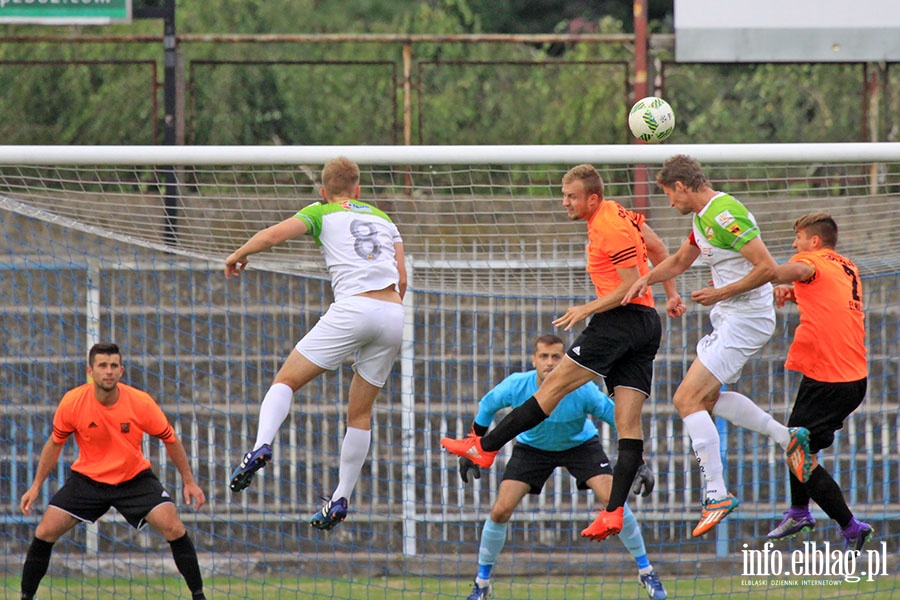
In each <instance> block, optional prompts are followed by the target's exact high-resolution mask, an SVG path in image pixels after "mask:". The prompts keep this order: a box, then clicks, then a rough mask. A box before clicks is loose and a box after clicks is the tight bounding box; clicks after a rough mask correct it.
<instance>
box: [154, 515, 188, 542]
mask: <svg viewBox="0 0 900 600" xmlns="http://www.w3.org/2000/svg"><path fill="white" fill-rule="evenodd" d="M156 528H157V529H158V530H159V533H160V535H162V536H163V537H164V538H166V541H167V542H173V541H175V540H177V539H178V538H181V537H183V536H184V534H185V533H187V529H185V527H184V524H183V523H182V522H181V520H176V521H175V522H172V523H165V524H160V525H157V527H156Z"/></svg>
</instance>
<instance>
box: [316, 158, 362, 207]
mask: <svg viewBox="0 0 900 600" xmlns="http://www.w3.org/2000/svg"><path fill="white" fill-rule="evenodd" d="M358 187H359V165H357V164H356V163H355V162H353V161H352V160H350V159H349V158H345V157H343V156H339V157H337V158H332V159H331V160H329V161H328V162H327V163H325V167H324V168H323V169H322V189H324V190H325V197H326V198H328V199H329V200H330V199H332V198H336V197H339V196H346V197H350V196H353V194H354V192H356V188H358Z"/></svg>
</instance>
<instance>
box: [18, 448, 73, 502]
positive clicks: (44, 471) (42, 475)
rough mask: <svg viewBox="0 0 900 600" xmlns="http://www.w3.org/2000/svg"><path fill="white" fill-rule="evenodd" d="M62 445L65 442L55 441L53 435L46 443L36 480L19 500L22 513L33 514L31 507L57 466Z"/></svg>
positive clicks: (35, 476)
mask: <svg viewBox="0 0 900 600" xmlns="http://www.w3.org/2000/svg"><path fill="white" fill-rule="evenodd" d="M62 447H63V444H60V443H58V442H55V441H53V438H52V437H51V438H50V439H48V440H47V443H46V444H44V448H43V450H41V457H40V459H38V467H37V472H36V473H35V474H34V482H33V483H32V484H31V487H30V488H28V489H27V490H26V491H25V493H24V494H22V499H21V500H20V501H19V508H20V509H22V513H23V514H25V515H26V516H27V515H30V514H31V509H32V508H33V507H34V503H35V501H36V500H37V499H38V496H39V495H40V494H41V486H42V485H44V481H46V480H47V478H48V477H49V476H50V473H51V471H53V468H54V467H56V463H57V462H59V454H60V452H62Z"/></svg>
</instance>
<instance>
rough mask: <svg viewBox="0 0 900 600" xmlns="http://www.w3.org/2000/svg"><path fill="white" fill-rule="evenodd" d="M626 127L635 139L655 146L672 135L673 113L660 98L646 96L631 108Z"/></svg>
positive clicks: (673, 127)
mask: <svg viewBox="0 0 900 600" xmlns="http://www.w3.org/2000/svg"><path fill="white" fill-rule="evenodd" d="M628 127H629V129H631V133H632V134H634V137H636V138H637V139H639V140H642V141H644V142H648V143H650V144H655V143H657V142H661V141H663V140H664V139H666V138H667V137H669V136H670V135H672V132H673V131H674V130H675V113H674V112H673V111H672V107H671V106H669V103H668V102H666V101H665V100H663V99H662V98H657V97H656V96H648V97H646V98H642V99H640V100H638V101H637V102H635V103H634V106H632V107H631V112H630V113H628Z"/></svg>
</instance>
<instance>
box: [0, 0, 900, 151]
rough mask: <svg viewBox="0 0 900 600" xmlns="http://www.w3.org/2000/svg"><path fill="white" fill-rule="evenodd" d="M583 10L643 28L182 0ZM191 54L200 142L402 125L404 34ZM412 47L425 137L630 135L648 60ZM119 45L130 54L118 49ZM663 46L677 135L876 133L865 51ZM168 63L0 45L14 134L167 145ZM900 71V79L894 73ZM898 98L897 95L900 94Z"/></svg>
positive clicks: (391, 27)
mask: <svg viewBox="0 0 900 600" xmlns="http://www.w3.org/2000/svg"><path fill="white" fill-rule="evenodd" d="M147 1H150V0H147ZM153 1H158V0H153ZM649 10H650V17H651V19H652V20H653V22H654V25H653V27H654V28H656V30H660V29H665V28H666V27H669V26H670V24H671V23H670V17H671V14H670V13H671V1H669V2H665V1H657V0H650V2H649ZM577 18H581V19H587V21H586V22H587V23H588V25H589V30H590V31H595V32H601V33H622V32H626V31H629V30H630V28H631V27H632V24H631V1H630V0H627V1H625V0H607V1H601V2H582V1H580V0H579V1H576V2H559V1H558V0H537V1H535V2H528V3H526V2H524V1H522V0H511V1H509V2H488V1H487V0H428V1H422V0H395V1H394V2H390V3H387V2H383V1H378V0H291V1H287V0H246V1H244V2H241V3H240V4H235V3H233V2H226V1H225V0H207V1H205V2H185V1H181V2H179V3H178V6H177V20H178V23H177V31H178V33H180V34H187V33H210V32H212V33H215V32H222V33H243V34H270V33H284V34H296V33H334V34H338V33H346V32H354V33H396V32H402V33H407V34H442V35H458V34H469V33H479V32H484V31H504V32H533V31H543V32H547V31H551V30H553V29H554V28H557V26H559V25H560V24H562V29H565V27H566V26H568V24H571V20H572V19H577ZM161 31H162V24H161V23H160V22H159V21H153V20H143V21H135V22H134V23H132V24H130V25H119V26H113V27H109V28H105V27H104V28H102V30H101V29H98V28H88V27H62V28H54V29H53V30H52V31H51V30H49V29H48V28H47V27H39V26H11V25H6V26H0V34H3V35H4V36H5V38H6V39H7V40H8V39H9V38H10V37H11V36H21V35H44V36H46V35H50V34H57V35H66V34H109V35H131V34H149V33H153V34H156V35H159V34H160V33H161ZM180 51H181V53H182V57H183V61H184V62H183V64H184V79H185V84H186V87H185V101H186V111H185V115H184V118H185V119H186V131H187V142H188V143H196V144H394V143H400V142H401V141H402V139H403V138H402V133H403V117H404V114H403V100H404V97H403V90H404V85H403V84H404V81H403V70H402V69H403V60H402V51H403V47H402V46H401V44H400V43H389V44H388V43H371V42H354V43H350V42H341V43H330V44H317V43H304V44H295V43H279V44H270V43H232V44H225V43H198V42H192V43H189V44H182V45H181V48H180ZM411 55H412V70H411V73H410V87H411V90H412V95H411V97H410V101H411V106H412V114H411V115H410V117H411V118H410V121H409V122H410V123H411V127H412V139H413V142H414V143H426V144H566V143H573V144H581V143H628V142H629V141H630V136H629V134H628V131H627V127H626V125H625V115H626V112H627V109H628V107H629V106H630V104H631V101H632V100H633V98H631V90H632V82H631V81H630V79H629V78H630V77H631V76H632V75H633V68H632V61H633V58H634V57H633V52H632V50H631V49H630V48H629V47H627V46H624V47H623V46H616V45H610V44H601V43H579V44H571V45H566V46H565V47H538V46H536V45H529V44H496V43H478V44H471V43H465V44H464V43H452V42H441V43H420V42H417V43H415V44H413V45H412V47H411ZM113 58H114V59H115V61H118V62H109V61H110V59H113ZM657 58H658V60H659V62H658V64H659V65H660V66H662V67H663V68H662V73H663V75H664V77H663V78H662V79H661V81H662V84H663V92H662V93H663V95H664V96H665V97H666V98H667V100H669V102H670V103H671V104H672V106H673V108H674V109H675V113H676V118H677V121H678V125H677V128H676V132H675V134H674V137H673V138H672V141H673V142H677V143H704V142H816V141H856V140H859V139H861V138H862V136H863V133H864V131H866V129H865V126H864V123H863V121H862V119H863V111H864V106H863V81H862V79H863V67H862V66H861V65H841V64H820V65H779V64H770V65H687V64H676V63H674V62H673V61H672V60H671V57H670V56H667V55H666V54H665V52H664V51H662V53H661V54H657ZM139 60H148V61H154V62H155V63H156V65H157V71H156V78H155V80H154V76H153V72H152V69H151V67H150V65H147V64H139V63H136V62H134V63H132V62H127V61H139ZM28 61H30V62H28ZM35 61H42V62H40V63H38V62H35ZM72 61H107V62H105V63H103V64H101V63H99V62H98V63H96V64H73V63H72ZM162 72H163V71H162V48H161V44H159V43H158V42H155V41H154V42H149V43H142V44H109V43H79V44H61V43H46V42H44V43H36V42H29V43H9V42H5V43H4V42H0V132H2V134H3V137H4V140H5V143H13V144H26V143H28V144H145V143H154V142H159V141H160V137H161V134H160V132H161V131H162V115H161V112H162V106H163V102H162V100H163V98H162V92H161V90H160V89H159V84H161V83H162ZM893 82H894V83H893V86H892V87H893V88H895V87H896V76H894V77H893ZM887 96H888V98H889V101H890V102H893V104H894V105H896V103H897V100H896V99H897V97H898V95H897V94H888V95H887ZM154 102H155V105H154ZM154 106H155V107H156V113H154ZM868 108H871V107H868ZM898 113H900V111H897V110H896V106H888V105H887V103H885V104H884V106H883V109H882V115H881V117H882V119H881V121H880V123H882V124H881V125H880V127H879V130H878V136H879V137H880V138H881V139H884V137H885V136H887V135H893V136H896V135H897V132H896V131H895V130H896V129H897V127H898V125H897V123H896V120H897V117H896V115H897V114H898ZM892 131H893V133H891V132H892ZM154 135H155V137H154Z"/></svg>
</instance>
